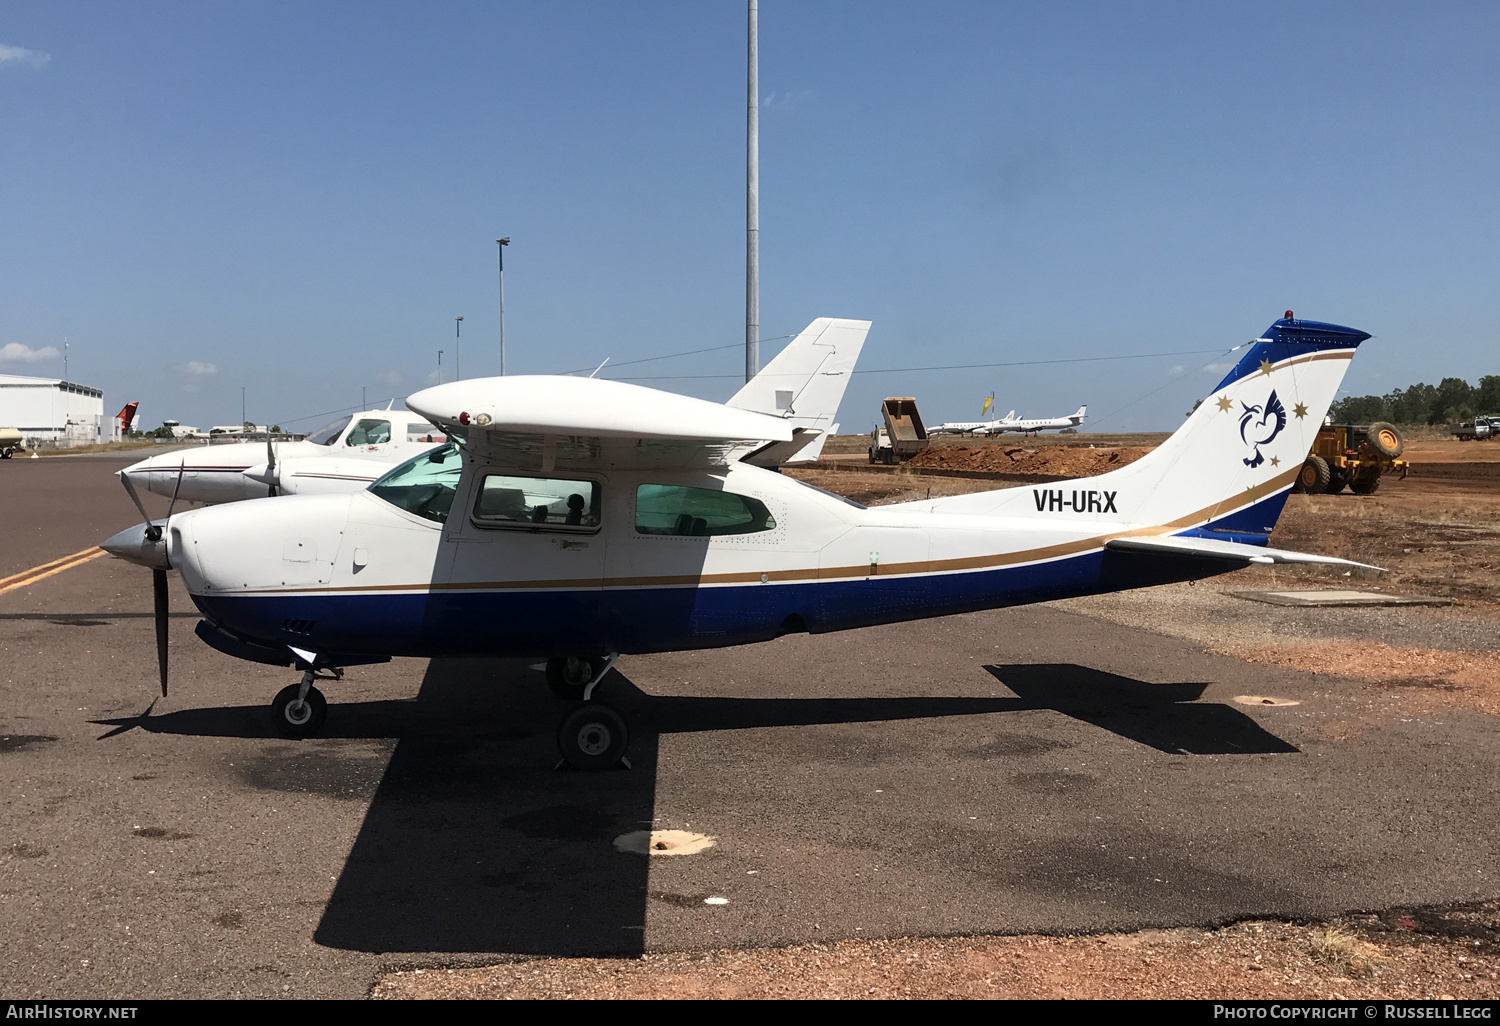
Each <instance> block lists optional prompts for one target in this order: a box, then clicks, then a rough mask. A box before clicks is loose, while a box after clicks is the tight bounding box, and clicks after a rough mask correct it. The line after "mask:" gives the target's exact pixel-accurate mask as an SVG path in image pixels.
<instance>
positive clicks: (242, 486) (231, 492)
mask: <svg viewBox="0 0 1500 1026" xmlns="http://www.w3.org/2000/svg"><path fill="white" fill-rule="evenodd" d="M446 441H448V437H447V435H445V434H443V432H442V430H441V429H440V428H438V427H437V426H436V425H435V424H432V423H430V422H429V421H428V420H427V419H426V418H425V417H423V416H422V415H421V414H418V413H412V412H410V411H409V410H389V409H387V410H366V411H364V412H363V413H352V414H348V415H346V416H343V417H340V418H339V419H338V420H336V421H334V422H333V423H331V424H329V425H327V426H326V427H323V428H321V429H319V430H317V431H314V432H313V433H312V434H310V435H308V436H307V437H306V438H303V439H299V440H297V441H291V442H273V441H271V440H270V439H267V440H266V442H265V443H264V444H262V443H260V442H232V443H230V444H229V445H199V446H194V447H192V448H190V449H181V450H176V451H173V452H164V453H160V454H158V455H156V456H152V457H150V458H149V459H144V460H141V461H140V462H139V463H134V464H132V465H130V466H128V467H126V468H125V469H124V470H122V471H120V477H121V478H122V479H123V480H124V481H125V482H126V483H127V487H129V486H138V487H141V488H144V489H146V490H147V491H149V492H155V493H156V494H158V495H165V496H169V497H172V498H174V499H175V500H177V501H181V502H205V503H216V502H237V501H239V500H240V499H260V498H265V497H266V496H270V495H319V494H325V493H330V492H347V491H355V490H358V489H361V488H368V487H369V486H370V483H371V482H372V481H374V480H375V479H376V478H377V477H380V476H381V475H382V474H384V473H385V472H386V471H388V470H390V469H391V467H392V466H394V465H395V464H397V463H401V462H403V461H405V460H408V459H411V458H412V457H413V456H415V455H417V454H418V453H420V452H426V451H427V450H429V449H431V448H432V447H433V446H434V445H441V444H442V443H444V442H446Z"/></svg>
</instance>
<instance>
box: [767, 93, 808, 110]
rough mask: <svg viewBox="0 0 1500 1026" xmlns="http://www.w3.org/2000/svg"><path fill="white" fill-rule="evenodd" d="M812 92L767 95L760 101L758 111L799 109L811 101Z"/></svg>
mask: <svg viewBox="0 0 1500 1026" xmlns="http://www.w3.org/2000/svg"><path fill="white" fill-rule="evenodd" d="M812 95H813V91H812V90H811V89H803V90H802V91H801V92H796V93H767V94H766V95H765V96H762V97H761V99H760V109H761V110H770V109H771V108H773V107H781V108H786V107H800V106H802V105H803V104H804V103H806V102H807V101H808V100H810V99H812Z"/></svg>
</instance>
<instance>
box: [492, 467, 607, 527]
mask: <svg viewBox="0 0 1500 1026" xmlns="http://www.w3.org/2000/svg"><path fill="white" fill-rule="evenodd" d="M472 520H473V521H474V523H475V525H476V526H479V527H501V528H530V529H533V530H536V529H546V530H549V531H551V530H558V531H597V530H598V529H599V486H598V485H596V484H595V483H594V482H592V481H573V480H565V479H562V478H551V477H514V476H511V475H509V474H486V475H485V476H484V479H483V480H482V481H481V482H480V483H479V493H478V495H476V496H475V498H474V512H473V514H472Z"/></svg>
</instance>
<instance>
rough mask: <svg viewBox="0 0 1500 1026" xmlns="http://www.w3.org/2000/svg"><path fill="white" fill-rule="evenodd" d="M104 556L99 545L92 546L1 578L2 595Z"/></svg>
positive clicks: (0, 589) (0, 593)
mask: <svg viewBox="0 0 1500 1026" xmlns="http://www.w3.org/2000/svg"><path fill="white" fill-rule="evenodd" d="M103 555H106V553H105V551H104V550H103V549H101V548H100V547H99V546H97V545H91V546H89V547H88V548H86V549H83V550H82V551H80V552H75V553H73V554H72V555H71V556H63V557H62V558H60V559H54V560H53V561H52V562H50V563H43V564H42V565H41V566H34V567H32V568H31V569H30V570H22V571H21V572H20V573H18V574H11V575H10V576H9V577H0V595H4V594H5V593H6V592H7V591H15V590H16V589H17V588H24V587H26V585H28V584H35V583H36V582H37V581H40V580H42V579H43V578H45V577H51V576H52V575H53V574H60V573H62V572H63V571H64V570H71V569H73V568H74V567H75V566H81V565H82V564H84V563H87V562H88V561H89V560H91V559H98V558H99V557H100V556H103Z"/></svg>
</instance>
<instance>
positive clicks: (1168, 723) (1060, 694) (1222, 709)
mask: <svg viewBox="0 0 1500 1026" xmlns="http://www.w3.org/2000/svg"><path fill="white" fill-rule="evenodd" d="M985 669H986V670H988V671H989V672H990V673H991V674H993V675H994V677H995V679H996V680H998V681H1000V683H1002V684H1004V685H1005V686H1006V687H1008V688H1010V689H1011V690H1012V691H1014V692H1015V693H1016V694H1017V695H1019V696H1020V700H1021V701H1022V702H1023V703H1025V704H1024V706H1022V708H1027V709H1052V710H1055V711H1057V712H1060V713H1063V714H1064V715H1067V716H1071V717H1073V718H1074V719H1077V720H1082V721H1083V722H1084V723H1091V724H1093V725H1094V726H1096V727H1101V728H1103V729H1104V730H1108V731H1110V732H1112V733H1115V734H1118V735H1120V736H1121V737H1125V738H1129V739H1130V740H1132V741H1137V742H1139V743H1141V744H1143V745H1149V746H1151V747H1152V748H1155V749H1156V750H1157V751H1159V752H1170V753H1172V754H1174V755H1276V754H1290V753H1292V752H1296V751H1299V749H1298V748H1297V747H1296V746H1295V745H1291V744H1288V743H1287V742H1285V741H1283V740H1282V739H1281V738H1279V737H1277V736H1276V735H1275V734H1272V733H1270V732H1269V731H1267V730H1266V729H1265V728H1263V727H1262V726H1261V725H1260V724H1258V723H1256V722H1255V720H1254V719H1252V718H1251V717H1249V716H1247V715H1245V714H1244V713H1242V712H1240V711H1239V710H1238V709H1234V708H1231V707H1230V706H1227V705H1222V704H1219V703H1215V702H1199V701H1198V699H1199V698H1201V697H1202V696H1203V692H1204V691H1205V690H1206V689H1207V687H1208V685H1207V684H1149V683H1147V682H1146V681H1143V680H1136V679H1135V678H1133V677H1122V676H1120V675H1119V674H1114V673H1106V672H1105V671H1104V670H1096V669H1094V668H1092V667H1089V666H1077V665H1074V664H1071V663H1029V664H1019V665H1013V666H986V667H985Z"/></svg>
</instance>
